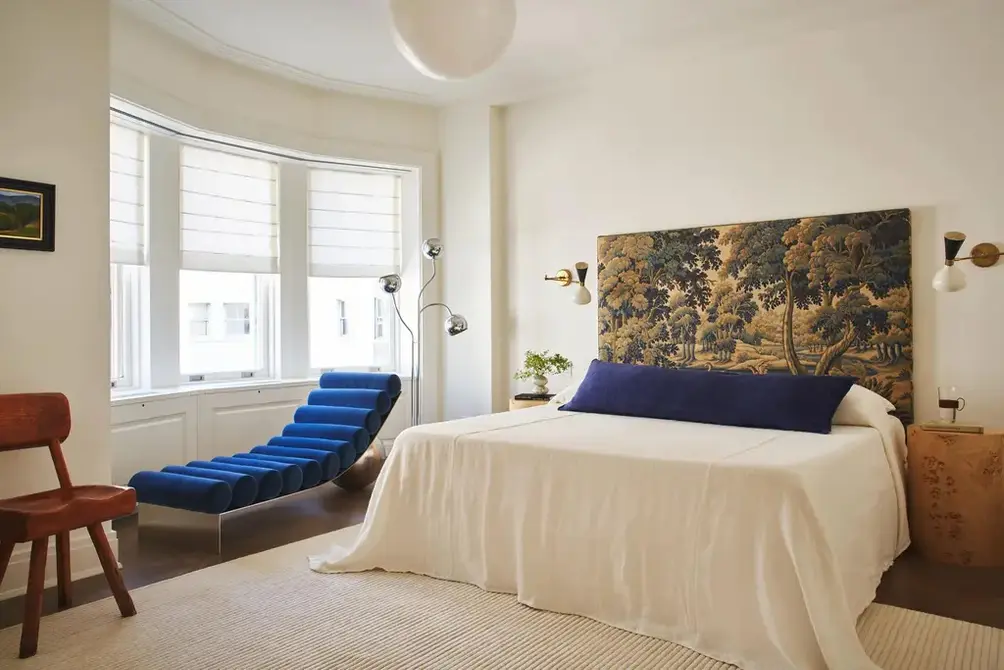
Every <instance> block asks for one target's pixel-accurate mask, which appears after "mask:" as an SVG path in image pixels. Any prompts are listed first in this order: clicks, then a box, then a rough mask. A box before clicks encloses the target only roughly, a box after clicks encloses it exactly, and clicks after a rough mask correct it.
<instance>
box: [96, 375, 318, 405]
mask: <svg viewBox="0 0 1004 670" xmlns="http://www.w3.org/2000/svg"><path fill="white" fill-rule="evenodd" d="M308 385H313V386H316V385H317V378H316V377H307V378H303V379H255V380H251V381H225V382H204V383H199V384H185V385H184V386H170V387H166V388H158V389H125V390H122V391H113V392H112V394H111V405H112V407H118V406H120V405H131V404H133V403H141V402H147V401H150V400H169V399H171V398H185V397H188V396H193V395H205V394H210V393H227V392H230V391H256V390H260V389H272V388H289V387H292V386H308Z"/></svg>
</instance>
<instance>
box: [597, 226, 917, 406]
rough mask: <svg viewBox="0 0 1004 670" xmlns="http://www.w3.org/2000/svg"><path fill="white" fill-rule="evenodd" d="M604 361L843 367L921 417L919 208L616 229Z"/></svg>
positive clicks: (602, 270) (601, 242) (603, 247)
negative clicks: (916, 363) (914, 275)
mask: <svg viewBox="0 0 1004 670" xmlns="http://www.w3.org/2000/svg"><path fill="white" fill-rule="evenodd" d="M596 258H597V265H598V269H597V272H598V277H597V293H598V307H599V330H600V333H599V344H600V351H599V358H600V359H601V360H606V361H616V362H621V363H643V364H647V365H663V366H670V367H682V368H705V369H708V370H733V371H748V372H750V373H752V374H766V373H768V372H784V373H791V374H817V375H824V374H841V375H848V376H851V377H856V378H857V379H858V383H859V384H861V385H862V386H864V387H866V388H869V389H871V390H872V391H875V392H876V393H879V394H880V395H882V396H885V397H886V398H888V399H889V400H890V401H891V402H892V403H893V404H895V405H896V414H897V416H899V417H900V418H901V419H902V420H904V421H905V422H909V421H910V420H912V417H913V329H912V307H911V302H912V294H911V286H910V211H909V210H907V209H891V210H885V211H878V212H861V213H856V214H838V215H832V216H814V217H809V218H800V219H784V220H779V221H760V222H756V223H738V224H734V225H728V226H715V227H704V228H688V229H684V230H664V231H657V232H648V233H628V234H622V235H606V236H603V237H600V238H599V239H598V240H597V253H596Z"/></svg>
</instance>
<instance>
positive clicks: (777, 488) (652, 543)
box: [310, 405, 908, 670]
mask: <svg viewBox="0 0 1004 670" xmlns="http://www.w3.org/2000/svg"><path fill="white" fill-rule="evenodd" d="M876 423H877V424H878V425H876V426H874V427H870V428H869V427H856V426H835V427H834V429H833V432H832V434H830V435H812V434H807V433H795V432H784V431H775V430H759V429H750V428H732V427H726V426H711V425H706V424H696V423H682V422H674V421H664V420H658V419H639V418H630V417H615V416H605V415H596V414H578V413H571V412H559V411H558V410H557V407H556V406H555V405H548V406H543V407H536V408H532V409H528V410H521V411H517V412H508V413H503V414H494V415H489V416H482V417H474V418H470V419H462V420H459V421H451V422H447V423H440V424H432V425H426V426H419V427H416V428H412V429H409V430H407V431H405V432H404V433H402V434H401V435H400V436H399V437H398V438H397V441H396V442H395V445H394V449H393V451H392V452H391V455H390V457H389V459H388V461H387V463H386V464H385V466H384V469H383V472H382V473H381V475H380V478H379V479H378V480H377V482H376V485H375V488H374V491H373V495H372V499H371V501H370V506H369V510H368V512H367V514H366V520H365V522H364V523H363V527H362V529H361V531H360V534H359V537H358V540H357V541H356V544H355V545H354V546H353V547H352V548H351V549H349V550H347V551H346V550H342V549H338V548H337V547H336V548H334V549H332V552H331V554H329V555H328V556H316V557H311V559H310V566H311V568H313V569H314V570H318V571H322V572H351V571H359V570H369V569H373V568H382V569H384V570H390V571H396V572H413V573H418V574H423V575H429V576H432V577H438V578H442V579H449V580H454V581H460V582H467V583H470V584H476V585H478V586H480V587H482V588H484V589H488V590H491V591H501V592H506V593H514V594H516V596H517V597H518V599H519V600H520V602H523V603H525V604H526V605H529V606H531V607H536V608H540V609H546V610H553V611H557V612H567V613H573V614H579V615H583V616H587V617H590V618H593V619H597V620H599V621H603V622H605V623H608V624H610V625H613V626H617V627H619V628H624V629H627V630H631V631H636V632H638V633H643V634H646V635H652V636H655V637H659V638H663V639H667V640H672V641H674V642H677V643H680V644H683V645H685V646H687V647H690V648H692V649H695V650H697V651H699V652H702V653H704V654H706V655H709V656H712V657H714V658H717V659H720V660H723V661H728V662H731V663H735V664H736V665H739V666H740V667H743V668H748V669H753V668H755V669H758V670H786V669H791V670H812V669H815V668H838V669H843V668H848V669H852V668H853V669H855V670H857V669H863V668H868V669H871V668H875V666H874V665H873V664H872V662H871V661H870V660H869V659H868V657H867V655H866V654H865V652H864V650H863V649H862V647H861V644H860V642H859V640H858V638H857V635H856V633H855V621H856V619H857V617H858V615H859V614H860V613H861V612H862V611H863V610H864V609H865V607H867V605H868V604H869V603H870V602H871V601H872V599H873V598H874V596H875V589H876V587H877V586H878V583H879V580H880V578H881V575H882V573H883V572H884V571H885V570H886V568H888V567H889V565H890V564H891V563H892V561H893V559H894V558H895V557H896V556H897V555H898V554H899V553H900V552H901V551H902V550H903V549H904V548H905V547H906V545H907V543H908V534H907V526H906V514H905V504H904V499H903V473H902V463H903V456H904V451H905V444H904V439H903V429H902V426H901V425H900V424H899V422H898V421H897V420H896V419H894V418H892V417H883V420H880V421H876Z"/></svg>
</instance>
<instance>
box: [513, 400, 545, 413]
mask: <svg viewBox="0 0 1004 670" xmlns="http://www.w3.org/2000/svg"><path fill="white" fill-rule="evenodd" d="M549 402H551V401H550V399H547V400H517V399H516V398H509V411H510V412H511V411H513V410H515V409H526V408H527V407H537V406H538V405H546V404H547V403H549Z"/></svg>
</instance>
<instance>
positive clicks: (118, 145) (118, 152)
mask: <svg viewBox="0 0 1004 670" xmlns="http://www.w3.org/2000/svg"><path fill="white" fill-rule="evenodd" d="M110 147H111V153H110V156H109V159H110V160H109V164H110V169H111V172H110V174H109V192H110V198H109V212H108V214H109V231H108V232H109V236H110V240H111V262H112V263H122V264H125V265H145V264H146V215H145V212H144V203H145V201H146V183H145V179H144V175H145V174H146V170H145V160H146V137H145V136H144V135H143V133H141V132H139V131H137V130H133V129H132V128H127V127H125V126H120V125H117V124H114V123H113V124H111V133H110Z"/></svg>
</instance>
